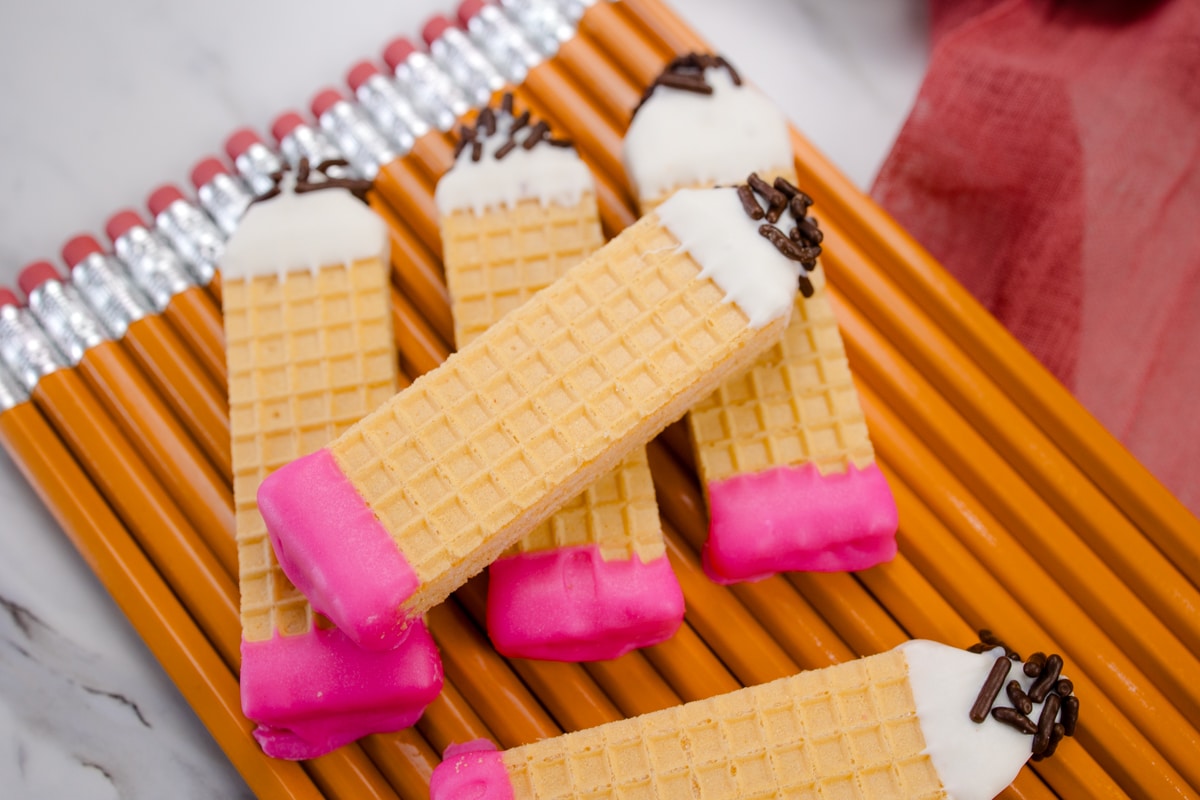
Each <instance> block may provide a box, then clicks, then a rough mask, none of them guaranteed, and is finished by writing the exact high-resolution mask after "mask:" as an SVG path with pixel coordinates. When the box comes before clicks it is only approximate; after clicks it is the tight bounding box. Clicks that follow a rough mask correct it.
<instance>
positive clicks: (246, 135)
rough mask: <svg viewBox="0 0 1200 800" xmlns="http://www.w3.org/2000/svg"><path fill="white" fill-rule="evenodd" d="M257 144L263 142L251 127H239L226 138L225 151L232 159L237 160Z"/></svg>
mask: <svg viewBox="0 0 1200 800" xmlns="http://www.w3.org/2000/svg"><path fill="white" fill-rule="evenodd" d="M255 144H262V139H261V138H260V137H259V135H258V134H257V133H255V132H254V131H252V130H251V129H249V128H239V129H238V130H236V131H234V132H233V133H231V134H229V138H228V139H226V140H225V153H226V154H227V155H228V156H229V158H230V160H231V161H237V158H238V156H240V155H241V154H242V153H244V152H246V151H247V150H249V149H250V146H251V145H255Z"/></svg>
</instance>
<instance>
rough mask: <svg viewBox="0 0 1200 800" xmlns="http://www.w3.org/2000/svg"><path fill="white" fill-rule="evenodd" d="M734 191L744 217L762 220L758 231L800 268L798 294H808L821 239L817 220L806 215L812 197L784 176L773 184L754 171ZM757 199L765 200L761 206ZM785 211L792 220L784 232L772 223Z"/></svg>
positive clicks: (810, 289) (811, 288)
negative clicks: (764, 205) (739, 201)
mask: <svg viewBox="0 0 1200 800" xmlns="http://www.w3.org/2000/svg"><path fill="white" fill-rule="evenodd" d="M737 193H738V199H739V200H741V201H742V208H743V209H744V210H745V212H746V216H748V217H750V219H752V220H766V221H765V222H764V223H763V224H762V225H760V226H759V228H758V232H759V234H760V235H762V236H763V237H764V238H766V239H767V241H769V242H770V243H771V244H773V245H775V249H777V250H778V251H779V252H780V253H782V254H783V255H785V256H787V257H788V258H790V259H791V260H792V261H797V262H799V263H800V266H801V267H803V271H802V272H801V273H800V293H801V294H802V295H804V296H805V297H812V296H813V285H812V281H811V280H809V278H808V276H809V274H810V273H811V272H812V271H813V270H814V269H816V268H817V256H819V255H821V241H822V240H823V239H824V238H825V237H824V235H823V234H822V233H821V229H820V228H819V227H818V226H817V220H816V219H815V218H813V217H810V216H808V209H809V207H810V206H811V205H812V203H813V201H812V198H811V197H809V196H808V195H806V194H805V193H804V192H802V191H800V190H799V189H797V188H796V187H795V186H793V185H792V184H791V183H790V182H788V181H787V180H786V179H784V178H776V179H775V184H774V185H771V184H769V183H767V182H766V181H764V180H763V179H762V178H760V177H758V173H757V172H751V173H750V177H749V178H747V179H746V183H743V184H741V185H739V186H738V187H737ZM759 198H762V200H763V201H765V202H766V204H767V207H766V208H765V209H764V208H763V207H762V203H761V202H760V201H759ZM785 211H786V212H788V214H789V215H790V216H791V218H792V222H793V223H795V224H794V225H793V226H792V229H791V230H790V231H788V232H787V233H784V232H783V230H782V229H781V228H779V227H778V226H777V225H776V223H777V222H779V219H780V217H782V216H783V213H784V212H785Z"/></svg>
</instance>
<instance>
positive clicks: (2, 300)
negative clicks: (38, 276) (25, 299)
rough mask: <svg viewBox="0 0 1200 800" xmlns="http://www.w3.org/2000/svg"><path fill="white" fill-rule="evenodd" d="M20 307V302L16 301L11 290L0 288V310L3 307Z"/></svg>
mask: <svg viewBox="0 0 1200 800" xmlns="http://www.w3.org/2000/svg"><path fill="white" fill-rule="evenodd" d="M20 305H21V301H20V300H18V299H17V296H16V295H15V294H13V293H12V290H11V289H8V288H7V287H4V286H0V308H3V307H4V306H17V307H20Z"/></svg>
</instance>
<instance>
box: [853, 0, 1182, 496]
mask: <svg viewBox="0 0 1200 800" xmlns="http://www.w3.org/2000/svg"><path fill="white" fill-rule="evenodd" d="M931 4H932V9H933V17H932V22H933V35H934V49H933V53H932V56H931V60H930V65H929V72H928V74H927V75H926V78H925V83H924V85H923V86H922V88H921V92H920V95H919V96H918V98H917V102H916V104H915V106H914V108H913V111H912V113H911V115H910V117H909V119H908V121H907V122H906V124H905V126H904V128H903V130H902V131H901V133H900V136H899V138H898V139H897V141H896V144H895V147H894V149H893V150H892V153H891V155H890V156H889V158H888V160H887V162H886V163H885V164H884V167H883V169H882V170H881V172H880V174H879V177H878V178H877V180H876V183H875V187H874V189H873V194H874V196H875V198H876V199H877V200H879V201H880V203H881V204H882V205H883V206H884V207H885V208H887V209H888V210H889V211H890V212H891V213H892V214H893V215H894V216H895V217H896V219H897V220H899V222H900V223H901V224H902V225H904V226H905V227H906V228H907V229H908V230H909V231H911V232H912V234H913V235H914V236H915V237H916V238H917V239H918V240H919V241H921V242H922V244H924V245H925V246H926V247H927V248H928V249H929V250H930V252H931V253H932V254H933V255H934V256H935V257H937V258H938V259H939V260H940V261H941V262H942V263H943V264H945V265H946V267H947V268H948V269H949V270H950V271H951V272H952V273H953V274H954V275H955V276H957V277H958V278H959V279H960V280H961V281H962V282H963V284H964V285H965V286H966V287H967V288H968V289H969V290H970V291H971V292H972V293H973V294H974V295H975V296H976V297H977V298H979V300H980V301H981V302H982V303H983V304H984V305H985V306H986V307H987V308H988V309H989V310H991V311H992V312H993V313H994V314H995V315H996V316H997V317H998V318H999V320H1000V321H1001V322H1002V323H1004V324H1005V325H1006V326H1007V327H1008V328H1009V330H1011V331H1012V332H1013V333H1014V334H1015V335H1016V336H1017V338H1018V339H1020V340H1021V341H1022V342H1023V343H1024V344H1025V346H1026V347H1028V348H1029V349H1030V351H1031V352H1032V353H1033V354H1034V355H1035V356H1037V357H1038V358H1039V359H1040V360H1041V361H1042V363H1043V364H1045V365H1046V366H1047V367H1048V368H1049V369H1050V370H1051V371H1052V372H1053V373H1054V374H1055V375H1056V376H1058V378H1059V379H1060V380H1062V381H1063V383H1064V384H1065V385H1066V386H1067V387H1068V388H1069V389H1070V390H1071V391H1073V392H1074V393H1075V395H1076V397H1078V398H1079V400H1080V401H1081V402H1082V403H1083V404H1084V405H1085V406H1086V407H1087V408H1088V409H1089V410H1090V411H1091V412H1092V413H1093V414H1095V415H1096V417H1097V418H1098V419H1099V420H1100V421H1101V422H1102V423H1103V424H1104V425H1105V426H1107V427H1108V429H1109V430H1110V431H1112V432H1113V434H1114V435H1116V436H1117V437H1118V438H1119V439H1120V440H1121V441H1123V442H1124V443H1125V444H1126V446H1128V447H1129V449H1130V450H1131V451H1132V452H1133V454H1134V455H1136V456H1137V457H1138V458H1139V459H1141V460H1142V462H1143V463H1144V464H1146V466H1147V467H1148V468H1149V469H1150V470H1151V471H1153V472H1154V473H1155V474H1156V475H1157V476H1158V477H1159V478H1160V479H1161V480H1162V481H1163V482H1164V483H1165V484H1166V485H1167V486H1168V487H1170V488H1171V489H1172V490H1173V491H1174V492H1175V493H1176V495H1177V496H1178V497H1179V498H1180V499H1181V500H1182V501H1183V502H1184V503H1185V504H1186V505H1188V507H1189V508H1191V509H1192V511H1194V512H1200V470H1198V469H1197V465H1200V414H1196V413H1194V411H1193V407H1192V406H1193V404H1192V399H1193V398H1195V397H1198V396H1200V222H1198V220H1197V215H1198V212H1200V169H1198V168H1197V167H1198V166H1200V135H1198V132H1200V3H1196V2H1194V0H1163V2H1141V3H1137V2H1121V3H1117V2H1112V1H1111V0H1110V2H1083V0H1075V1H1074V2H1063V1H1062V0H1059V2H1051V0H998V1H997V0H993V1H992V2H987V0H931Z"/></svg>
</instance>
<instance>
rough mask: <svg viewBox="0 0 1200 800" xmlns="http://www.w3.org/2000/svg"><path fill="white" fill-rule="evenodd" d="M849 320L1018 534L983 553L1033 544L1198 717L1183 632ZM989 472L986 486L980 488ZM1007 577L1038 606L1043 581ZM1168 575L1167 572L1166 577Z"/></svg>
mask: <svg viewBox="0 0 1200 800" xmlns="http://www.w3.org/2000/svg"><path fill="white" fill-rule="evenodd" d="M845 318H847V319H848V320H849V323H848V324H854V325H855V327H856V330H858V331H861V332H862V333H861V335H860V336H859V337H858V340H859V341H860V342H862V343H863V344H864V347H863V351H864V352H863V356H862V358H861V361H862V364H863V372H864V374H865V375H870V376H872V378H873V379H876V380H878V378H882V377H884V376H886V378H887V381H886V382H885V381H880V382H878V383H877V385H883V386H887V383H888V382H902V387H903V388H902V389H900V390H899V391H888V392H887V394H886V396H887V397H888V402H889V403H890V404H891V405H892V407H893V408H896V409H898V410H900V413H902V414H903V415H904V416H905V418H906V422H907V424H908V425H909V426H910V427H913V428H915V429H916V430H919V431H921V433H922V435H923V436H924V437H925V438H926V440H927V441H928V442H930V444H931V445H932V446H933V447H934V449H935V451H937V452H938V454H939V456H940V458H941V460H942V462H943V463H944V464H945V465H946V467H948V468H949V470H941V472H952V473H953V474H954V475H955V476H956V480H960V481H962V482H964V483H966V484H967V485H968V486H970V487H971V489H972V492H973V494H974V495H975V496H976V497H978V498H980V499H982V500H983V501H984V502H985V503H986V504H987V505H988V506H989V507H990V509H991V512H992V513H993V514H995V515H996V517H997V518H999V520H1000V521H1001V522H1002V523H1003V526H1004V529H1005V530H1006V532H1011V534H1012V535H1013V537H1014V538H1013V539H1012V547H1011V548H1006V549H1005V550H1000V551H998V552H992V551H995V550H996V547H995V545H991V546H989V547H988V550H989V554H988V555H987V556H983V555H982V554H981V557H983V558H986V559H988V560H992V559H1011V558H1014V557H1016V556H1015V555H1010V554H1008V553H1007V550H1008V549H1012V550H1013V551H1014V554H1015V553H1021V552H1024V551H1025V549H1028V551H1029V553H1030V554H1032V555H1033V556H1034V558H1035V559H1036V560H1037V561H1038V562H1041V564H1042V565H1043V567H1044V569H1045V570H1046V572H1048V573H1049V574H1050V575H1053V576H1054V578H1053V581H1054V583H1056V584H1057V585H1059V586H1061V587H1062V589H1063V590H1065V591H1066V592H1067V593H1070V594H1071V595H1073V596H1074V597H1076V598H1078V599H1079V600H1081V601H1082V602H1084V603H1085V604H1086V605H1087V607H1088V609H1089V615H1090V616H1091V617H1092V618H1093V619H1095V620H1096V622H1097V623H1098V624H1099V625H1100V626H1101V627H1103V628H1104V629H1105V630H1107V631H1108V632H1109V634H1110V635H1111V636H1112V637H1113V638H1114V639H1115V640H1116V641H1117V642H1118V643H1120V644H1121V645H1122V647H1123V648H1125V649H1126V650H1127V652H1129V653H1130V654H1131V655H1133V656H1134V657H1135V659H1136V660H1137V661H1138V662H1139V663H1141V664H1142V665H1143V669H1144V670H1145V671H1146V673H1147V675H1148V676H1149V677H1150V678H1151V679H1152V680H1153V681H1154V682H1155V684H1156V685H1160V686H1165V687H1169V689H1170V692H1171V695H1172V697H1173V698H1174V702H1175V703H1176V704H1177V705H1179V706H1180V707H1181V708H1183V709H1184V710H1185V711H1186V712H1187V713H1188V714H1189V715H1192V716H1195V715H1196V714H1200V705H1197V695H1198V694H1200V690H1197V687H1195V686H1194V684H1193V682H1192V681H1190V680H1189V679H1188V676H1189V675H1191V674H1193V673H1194V672H1196V671H1197V670H1200V661H1197V660H1196V658H1195V657H1194V656H1193V655H1192V654H1191V653H1189V652H1188V650H1187V648H1186V647H1184V646H1183V644H1181V642H1180V640H1179V639H1178V638H1176V637H1177V636H1180V637H1182V636H1183V635H1184V634H1185V631H1182V630H1179V629H1178V628H1176V629H1174V630H1172V629H1171V628H1170V627H1168V626H1167V625H1166V624H1164V621H1163V620H1162V619H1159V618H1157V617H1156V615H1155V614H1154V613H1152V610H1151V609H1148V608H1147V607H1146V605H1144V604H1143V603H1142V602H1141V600H1140V596H1139V594H1138V593H1136V592H1134V591H1133V590H1132V587H1130V586H1128V585H1127V584H1125V583H1124V582H1123V581H1122V580H1121V578H1120V577H1119V576H1118V575H1116V574H1114V572H1113V571H1112V570H1110V569H1108V567H1107V566H1106V565H1105V564H1104V563H1102V562H1101V561H1100V560H1099V559H1098V558H1097V557H1096V555H1095V553H1094V552H1093V551H1091V550H1090V549H1089V548H1088V546H1087V544H1086V543H1085V542H1082V541H1080V538H1079V536H1078V535H1077V534H1076V533H1075V532H1074V531H1072V530H1071V529H1070V527H1069V526H1068V525H1066V524H1065V523H1064V521H1063V520H1061V519H1059V518H1058V517H1057V516H1055V515H1054V514H1053V512H1050V511H1045V513H1043V514H1041V515H1038V516H1034V515H1035V514H1036V512H1038V511H1039V510H1044V508H1043V507H1042V500H1041V498H1039V497H1038V496H1037V495H1036V494H1035V493H1033V492H1032V491H1030V489H1029V487H1028V486H1027V485H1026V484H1024V482H1023V480H1022V479H1021V478H1020V477H1019V476H1017V475H1014V474H1013V471H1012V468H1011V466H1010V465H1008V464H1007V463H1005V462H1004V461H1003V459H1001V458H1000V457H999V456H998V455H996V454H994V453H993V452H991V451H990V450H989V449H988V447H987V442H986V441H985V440H984V439H983V437H982V436H981V435H980V434H979V433H978V432H976V431H975V430H973V429H971V427H970V426H969V425H967V424H964V421H963V420H962V418H961V416H960V415H959V414H958V413H957V412H956V411H955V410H954V409H952V408H950V407H949V405H948V404H947V403H946V401H945V399H944V398H943V397H941V396H940V395H939V394H938V393H937V392H936V391H935V390H933V389H932V388H930V387H929V386H928V384H927V383H926V382H925V381H924V380H923V379H922V378H921V376H920V375H918V374H916V371H915V370H914V369H913V368H912V367H911V366H909V365H905V364H902V363H899V362H900V361H901V359H894V360H892V359H889V360H888V363H886V365H885V364H882V363H880V361H881V359H882V357H884V356H886V355H888V354H889V353H890V352H891V347H892V346H891V345H890V344H889V343H888V342H887V341H886V339H885V338H884V337H883V336H881V335H879V334H875V333H872V331H871V329H870V328H869V327H867V326H865V324H863V323H862V322H861V317H860V316H859V314H858V313H857V312H853V311H851V312H848V313H847V314H846V315H845ZM983 475H986V483H987V484H988V485H987V486H983V485H981V484H982V483H984V478H983ZM1006 538H1007V534H1006ZM979 544H983V542H980V543H979ZM977 546H978V545H977ZM1079 573H1082V574H1083V575H1086V581H1083V580H1081V579H1080V578H1079V577H1076V575H1077V574H1079ZM1007 574H1008V581H1009V582H1010V584H1011V586H1012V591H1013V592H1014V594H1016V595H1018V596H1020V597H1022V598H1023V600H1024V601H1025V602H1026V603H1029V604H1031V605H1032V604H1034V603H1036V599H1035V598H1038V597H1042V596H1044V593H1045V589H1044V588H1043V587H1042V586H1041V582H1040V581H1036V580H1034V579H1032V577H1031V574H1030V573H1028V572H1024V571H1021V570H1013V571H1011V572H1009V573H1007ZM1169 574H1170V573H1169V572H1166V573H1164V580H1166V579H1167V576H1168V575H1169Z"/></svg>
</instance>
